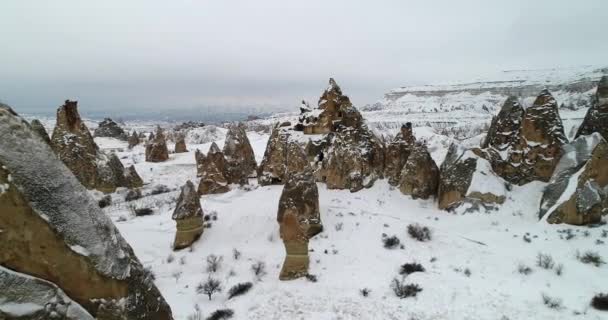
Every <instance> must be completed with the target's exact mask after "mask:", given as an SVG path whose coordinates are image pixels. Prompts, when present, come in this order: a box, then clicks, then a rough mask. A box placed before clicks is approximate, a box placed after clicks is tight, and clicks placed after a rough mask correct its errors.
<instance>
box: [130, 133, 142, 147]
mask: <svg viewBox="0 0 608 320" xmlns="http://www.w3.org/2000/svg"><path fill="white" fill-rule="evenodd" d="M128 142H129V149H132V148H133V147H135V146H136V145H138V144H140V143H141V141H140V139H139V135H138V134H137V132H136V131H133V133H132V134H131V136H129V140H128Z"/></svg>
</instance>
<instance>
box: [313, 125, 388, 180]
mask: <svg viewBox="0 0 608 320" xmlns="http://www.w3.org/2000/svg"><path fill="white" fill-rule="evenodd" d="M383 164H384V150H383V148H382V144H381V143H380V140H378V138H376V136H375V135H374V134H373V133H372V132H371V131H370V130H368V129H367V127H365V126H361V127H359V128H348V127H345V128H342V129H340V130H339V131H337V132H335V133H332V135H331V137H330V143H329V147H328V149H327V150H326V151H324V156H323V161H322V163H321V167H320V168H317V172H316V175H317V177H318V179H319V180H320V181H324V182H325V183H326V184H327V188H328V189H349V190H350V191H351V192H356V191H359V190H361V189H362V188H369V187H371V186H372V185H373V183H374V181H376V179H379V178H382V177H383V175H382V173H383Z"/></svg>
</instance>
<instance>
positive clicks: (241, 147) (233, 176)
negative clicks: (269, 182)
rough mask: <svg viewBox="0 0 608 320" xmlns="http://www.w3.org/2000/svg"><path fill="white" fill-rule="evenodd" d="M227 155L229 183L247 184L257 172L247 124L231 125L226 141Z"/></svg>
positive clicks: (225, 150)
mask: <svg viewBox="0 0 608 320" xmlns="http://www.w3.org/2000/svg"><path fill="white" fill-rule="evenodd" d="M224 156H225V157H226V179H227V180H228V182H229V183H238V184H240V185H243V184H247V183H248V179H249V177H250V176H251V175H252V174H255V169H256V167H257V163H256V162H255V155H254V154H253V149H252V148H251V144H250V143H249V139H248V138H247V133H246V132H245V125H243V124H242V123H239V124H238V125H231V126H230V128H229V129H228V133H227V134H226V142H225V143H224Z"/></svg>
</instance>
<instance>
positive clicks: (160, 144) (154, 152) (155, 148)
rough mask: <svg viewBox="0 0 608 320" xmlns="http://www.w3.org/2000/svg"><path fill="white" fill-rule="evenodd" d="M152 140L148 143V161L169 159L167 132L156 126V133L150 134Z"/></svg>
mask: <svg viewBox="0 0 608 320" xmlns="http://www.w3.org/2000/svg"><path fill="white" fill-rule="evenodd" d="M150 136H151V138H150V141H148V143H147V144H146V161H147V162H164V161H167V160H169V150H168V149H167V140H166V139H165V134H164V133H163V130H162V129H161V128H160V127H157V128H156V135H154V134H150Z"/></svg>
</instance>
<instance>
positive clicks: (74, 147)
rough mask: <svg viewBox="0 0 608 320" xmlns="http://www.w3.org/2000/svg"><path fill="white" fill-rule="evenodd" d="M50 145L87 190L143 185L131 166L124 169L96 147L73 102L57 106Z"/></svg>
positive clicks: (116, 158) (108, 189) (112, 190)
mask: <svg viewBox="0 0 608 320" xmlns="http://www.w3.org/2000/svg"><path fill="white" fill-rule="evenodd" d="M51 146H52V147H53V150H54V151H55V154H57V157H59V159H61V160H62V161H63V163H64V164H65V165H66V166H67V167H68V168H69V169H70V170H71V171H72V173H74V175H75V176H76V178H77V179H78V181H80V183H82V185H84V186H85V187H86V188H87V189H97V190H100V191H102V192H114V191H115V190H116V188H118V187H126V188H133V187H141V186H142V185H143V182H142V181H141V178H139V175H138V174H137V172H136V171H135V168H134V167H131V168H129V169H127V170H125V168H124V166H123V165H122V163H121V162H120V160H119V159H118V157H116V156H115V155H107V154H105V153H104V152H102V151H101V150H99V148H98V147H97V145H96V144H95V141H94V140H93V137H92V136H91V134H90V132H89V129H88V128H87V126H86V125H85V124H84V122H83V121H82V119H81V118H80V115H79V114H78V105H77V102H76V101H66V102H65V104H64V105H63V106H61V107H59V108H58V109H57V124H56V125H55V129H54V130H53V138H52V139H51Z"/></svg>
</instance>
